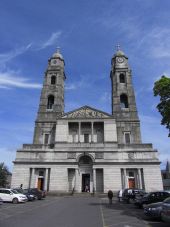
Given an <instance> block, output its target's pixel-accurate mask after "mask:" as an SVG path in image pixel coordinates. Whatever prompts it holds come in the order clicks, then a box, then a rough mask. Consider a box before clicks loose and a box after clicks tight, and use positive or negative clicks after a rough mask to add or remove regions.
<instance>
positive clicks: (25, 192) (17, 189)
mask: <svg viewBox="0 0 170 227" xmlns="http://www.w3.org/2000/svg"><path fill="white" fill-rule="evenodd" d="M14 190H15V191H17V192H19V193H21V194H24V195H26V197H27V199H28V201H33V200H35V199H36V196H35V195H33V194H31V193H30V192H28V190H27V189H22V188H14Z"/></svg>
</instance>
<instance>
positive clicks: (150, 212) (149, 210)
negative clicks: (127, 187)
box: [144, 202, 163, 218]
mask: <svg viewBox="0 0 170 227" xmlns="http://www.w3.org/2000/svg"><path fill="white" fill-rule="evenodd" d="M162 205H163V202H158V203H151V204H148V205H145V206H144V214H145V215H146V216H148V217H151V218H161V212H162Z"/></svg>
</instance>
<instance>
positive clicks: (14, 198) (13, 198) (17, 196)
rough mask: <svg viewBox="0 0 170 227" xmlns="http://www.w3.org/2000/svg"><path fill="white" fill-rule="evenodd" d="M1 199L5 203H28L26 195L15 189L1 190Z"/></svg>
mask: <svg viewBox="0 0 170 227" xmlns="http://www.w3.org/2000/svg"><path fill="white" fill-rule="evenodd" d="M0 197H1V198H2V199H3V201H4V202H12V203H21V202H26V201H27V197H26V196H25V195H23V194H21V193H19V192H17V191H15V190H13V189H6V188H0Z"/></svg>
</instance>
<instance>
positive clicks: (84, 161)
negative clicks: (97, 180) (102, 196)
mask: <svg viewBox="0 0 170 227" xmlns="http://www.w3.org/2000/svg"><path fill="white" fill-rule="evenodd" d="M79 171H80V177H81V179H80V180H81V191H82V192H92V191H93V161H92V159H91V157H90V156H88V155H83V156H81V157H80V159H79Z"/></svg>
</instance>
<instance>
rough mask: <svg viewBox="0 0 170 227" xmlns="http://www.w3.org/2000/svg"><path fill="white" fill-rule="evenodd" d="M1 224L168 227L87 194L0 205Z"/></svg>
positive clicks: (132, 209) (9, 226) (122, 205)
mask: <svg viewBox="0 0 170 227" xmlns="http://www.w3.org/2000/svg"><path fill="white" fill-rule="evenodd" d="M0 226H3V227H20V226H22V227H28V226H29V227H30V226H35V227H39V226H41V227H47V226H50V227H53V226H55V227H168V226H169V224H166V223H163V222H161V221H160V220H151V219H149V218H147V217H145V215H144V214H143V209H139V208H136V207H135V206H134V204H126V203H123V202H118V201H117V199H116V198H115V199H113V203H112V204H111V205H110V204H108V199H107V198H97V197H91V196H85V197H83V196H73V197H71V196H68V197H47V198H45V199H42V200H36V201H33V202H26V203H21V204H12V203H3V205H1V206H0Z"/></svg>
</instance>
